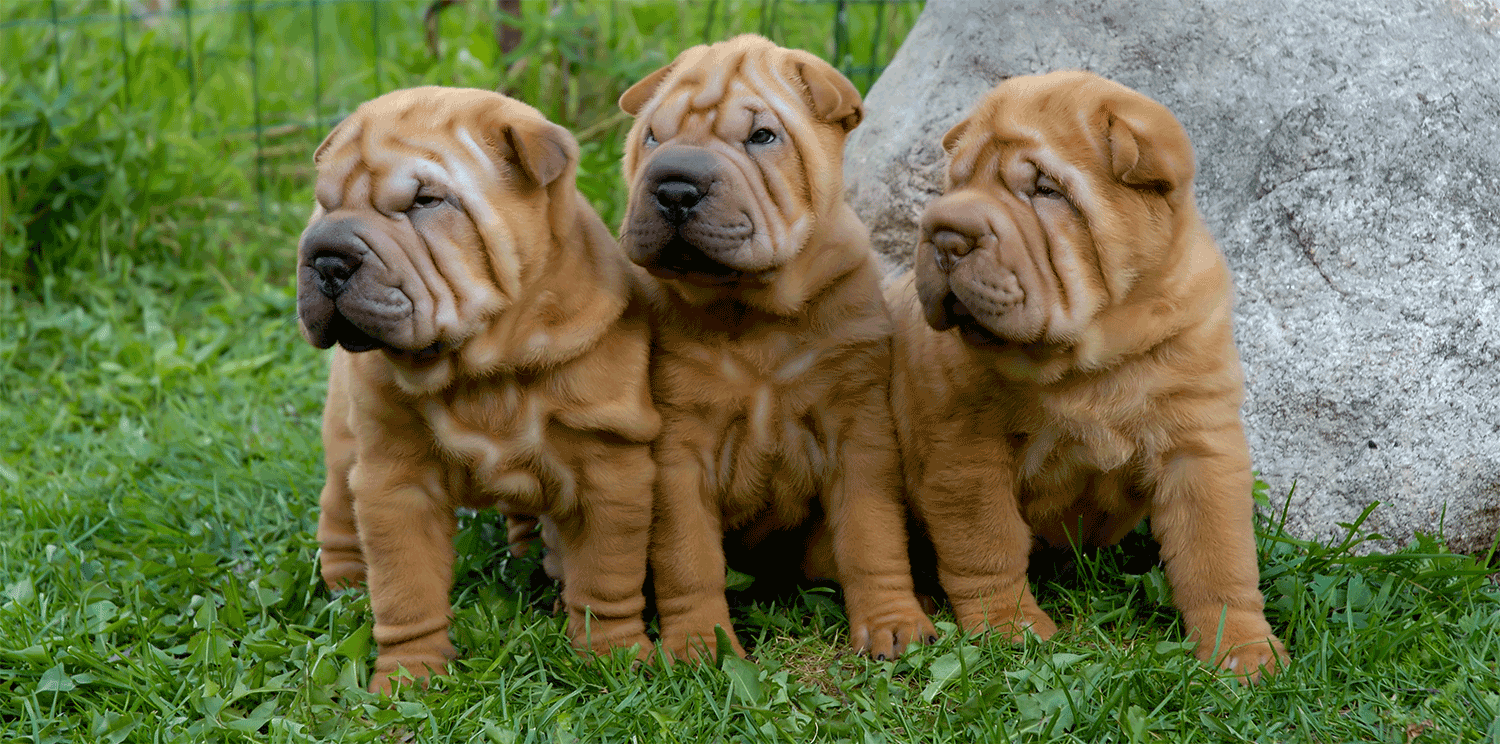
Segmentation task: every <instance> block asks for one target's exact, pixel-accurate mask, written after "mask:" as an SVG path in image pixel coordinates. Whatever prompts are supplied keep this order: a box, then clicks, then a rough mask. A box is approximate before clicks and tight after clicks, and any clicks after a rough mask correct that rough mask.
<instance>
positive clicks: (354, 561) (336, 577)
mask: <svg viewBox="0 0 1500 744" xmlns="http://www.w3.org/2000/svg"><path fill="white" fill-rule="evenodd" d="M318 567H319V573H320V574H322V576H323V583H324V584H325V585H327V587H328V588H329V589H350V588H354V587H359V586H364V584H365V560H364V557H363V556H361V555H360V553H359V551H358V550H355V551H343V550H337V551H335V550H327V549H324V550H323V552H322V553H321V554H320V555H319V556H318Z"/></svg>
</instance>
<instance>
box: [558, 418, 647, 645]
mask: <svg viewBox="0 0 1500 744" xmlns="http://www.w3.org/2000/svg"><path fill="white" fill-rule="evenodd" d="M583 475H584V482H583V483H582V484H580V486H581V488H580V498H579V502H580V513H579V514H577V515H576V516H572V517H571V518H565V519H559V520H555V521H556V524H557V532H558V540H559V541H560V542H561V546H560V547H561V550H562V553H563V558H564V560H563V562H562V571H563V604H564V606H566V607H567V610H568V637H569V639H571V640H572V642H573V645H574V646H575V647H577V648H580V649H588V650H591V651H593V652H594V653H606V652H608V651H609V650H610V649H613V648H629V647H631V646H635V647H636V656H637V658H639V659H641V660H645V659H647V658H649V657H650V655H651V652H652V649H653V646H652V644H651V639H649V638H647V637H646V624H645V619H644V618H643V617H642V613H643V612H644V611H645V609H646V597H645V595H644V593H643V588H644V585H645V583H646V554H647V550H648V546H649V544H650V529H651V499H652V491H653V488H654V486H655V475H656V465H655V464H654V463H653V462H652V461H651V451H650V449H649V448H648V447H646V446H643V445H620V446H611V447H609V451H606V452H601V453H600V454H599V456H598V457H595V458H592V460H591V462H590V463H589V464H588V465H587V466H586V467H585V469H584V473H583Z"/></svg>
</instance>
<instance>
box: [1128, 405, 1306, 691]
mask: <svg viewBox="0 0 1500 744" xmlns="http://www.w3.org/2000/svg"><path fill="white" fill-rule="evenodd" d="M1239 431H1240V430H1239V429H1238V428H1236V431H1235V433H1236V434H1239ZM1239 437H1240V440H1241V441H1243V434H1239ZM1238 451H1239V452H1243V451H1244V450H1243V447H1241V448H1238ZM1250 486H1251V482H1250V466H1249V461H1248V457H1247V456H1246V455H1244V454H1233V453H1225V452H1209V453H1207V454H1202V453H1198V452H1194V453H1186V452H1177V453H1175V454H1173V455H1170V456H1168V457H1167V458H1166V459H1165V461H1164V466H1163V468H1162V476H1161V481H1160V483H1159V485H1158V490H1157V493H1156V495H1155V497H1154V499H1153V504H1152V513H1151V529H1152V531H1153V532H1154V533H1155V534H1156V539H1157V541H1158V542H1160V543H1161V556H1162V560H1163V562H1164V563H1165V564H1166V571H1167V580H1168V581H1170V582H1171V585H1172V595H1173V599H1174V603H1175V604H1176V605H1177V607H1178V609H1179V610H1181V611H1182V617H1183V620H1184V622H1185V623H1186V625H1187V629H1188V638H1189V639H1190V640H1192V641H1194V642H1196V643H1197V650H1196V656H1197V657H1198V658H1199V659H1201V660H1203V661H1205V662H1210V663H1213V662H1216V663H1218V665H1219V666H1221V667H1223V668H1224V669H1227V670H1229V671H1232V672H1235V673H1236V674H1238V675H1240V676H1241V677H1242V678H1244V679H1245V680H1247V681H1249V682H1252V683H1253V682H1255V681H1257V680H1259V679H1260V678H1261V676H1263V675H1271V674H1275V673H1276V671H1277V670H1278V669H1279V668H1280V667H1281V666H1282V665H1283V664H1285V663H1286V661H1287V659H1288V656H1287V652H1286V648H1285V647H1284V646H1282V644H1281V641H1280V640H1278V639H1277V638H1276V636H1275V635H1274V634H1272V633H1271V626H1270V624H1269V623H1267V622H1266V616H1265V599H1264V598H1263V597H1262V596H1261V593H1260V589H1259V583H1260V568H1259V567H1258V566H1257V565H1256V562H1255V530H1254V508H1255V506H1254V501H1253V500H1252V499H1251V497H1250Z"/></svg>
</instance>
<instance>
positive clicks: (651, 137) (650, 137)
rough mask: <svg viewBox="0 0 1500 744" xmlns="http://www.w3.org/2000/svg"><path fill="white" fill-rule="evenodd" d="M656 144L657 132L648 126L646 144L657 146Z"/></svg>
mask: <svg viewBox="0 0 1500 744" xmlns="http://www.w3.org/2000/svg"><path fill="white" fill-rule="evenodd" d="M656 145H657V142H656V132H653V131H651V128H650V127H646V146H647V147H656Z"/></svg>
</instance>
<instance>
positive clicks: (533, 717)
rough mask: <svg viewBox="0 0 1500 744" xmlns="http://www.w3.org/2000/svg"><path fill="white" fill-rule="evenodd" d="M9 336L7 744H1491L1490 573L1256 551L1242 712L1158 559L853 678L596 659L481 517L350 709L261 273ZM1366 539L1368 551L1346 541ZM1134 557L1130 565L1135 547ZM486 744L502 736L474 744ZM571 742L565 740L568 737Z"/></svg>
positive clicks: (32, 306) (1445, 556)
mask: <svg viewBox="0 0 1500 744" xmlns="http://www.w3.org/2000/svg"><path fill="white" fill-rule="evenodd" d="M75 286H76V287H78V288H79V289H78V291H76V292H75V293H73V294H71V295H70V296H68V297H67V298H65V299H62V298H54V299H52V300H47V299H45V298H35V299H27V300H19V299H17V298H16V297H14V296H9V297H8V298H7V299H6V300H5V301H4V303H5V304H4V306H3V311H4V312H3V318H0V320H3V322H0V360H3V364H0V394H3V396H4V399H5V400H6V401H7V405H6V406H5V407H4V408H3V409H0V431H4V432H5V435H4V437H3V439H0V441H3V442H4V445H3V450H0V494H3V495H0V592H3V594H0V740H3V741H29V742H54V741H140V742H148V741H194V742H196V741H219V740H222V741H261V740H271V741H401V740H403V737H404V736H406V735H408V734H409V735H411V736H413V737H415V738H416V740H420V741H462V742H468V741H485V740H489V741H501V742H507V741H518V742H520V741H573V740H577V741H630V740H632V739H634V740H636V741H681V742H696V741H720V740H722V741H746V742H754V741H791V742H797V741H814V740H816V741H840V740H847V741H853V742H864V741H890V742H896V741H903V742H904V741H921V742H929V741H931V742H941V741H952V742H966V741H981V740H1004V739H1008V738H1014V739H1016V740H1019V741H1122V742H1123V741H1172V742H1177V741H1205V742H1213V741H1241V740H1256V741H1317V742H1339V741H1378V742H1411V741H1425V742H1450V741H1486V740H1493V739H1494V737H1495V735H1496V734H1497V733H1500V682H1497V662H1500V590H1497V588H1496V585H1495V583H1494V582H1493V581H1492V580H1491V579H1490V578H1489V577H1487V576H1486V572H1487V571H1488V570H1489V569H1487V568H1485V567H1484V565H1483V563H1482V562H1481V561H1478V560H1476V559H1473V558H1469V557H1465V556H1462V555H1453V554H1449V553H1447V552H1445V551H1444V550H1443V549H1442V547H1441V544H1440V543H1439V542H1437V541H1436V540H1432V539H1428V538H1420V539H1419V540H1418V541H1417V542H1416V543H1415V544H1414V545H1412V546H1411V547H1410V548H1409V549H1407V550H1406V551H1404V552H1401V553H1396V554H1389V555H1386V554H1372V555H1356V554H1355V552H1353V551H1351V549H1350V548H1352V547H1354V542H1355V541H1351V543H1350V544H1349V545H1341V546H1323V545H1317V544H1312V543H1305V542H1299V541H1295V540H1292V539H1290V538H1287V537H1285V536H1283V535H1281V534H1280V533H1279V532H1278V531H1277V530H1275V529H1274V527H1269V526H1263V527H1264V530H1265V531H1264V532H1263V534H1262V539H1261V548H1262V552H1263V561H1262V565H1263V575H1264V586H1265V589H1266V591H1267V595H1268V599H1269V616H1270V619H1271V622H1272V624H1273V626H1275V627H1276V628H1277V630H1278V632H1280V633H1281V635H1282V637H1283V638H1284V639H1285V640H1286V641H1287V642H1288V645H1289V646H1290V647H1291V650H1292V653H1293V654H1294V656H1295V662H1294V663H1293V665H1292V667H1291V668H1290V669H1289V670H1288V671H1287V672H1286V673H1285V674H1284V675H1282V676H1280V677H1277V678H1275V679H1273V680H1271V681H1270V682H1269V683H1268V684H1266V685H1264V686H1262V687H1259V688H1255V689H1244V688H1241V687H1238V686H1237V685H1235V684H1234V683H1232V682H1230V681H1228V680H1226V679H1223V678H1219V677H1216V676H1215V675H1214V674H1213V673H1212V672H1211V671H1210V670H1209V669H1208V668H1206V667H1204V666H1203V665H1200V664H1198V663H1197V662H1195V661H1193V660H1192V659H1191V658H1190V657H1189V656H1188V654H1187V652H1186V651H1185V648H1184V645H1183V644H1182V643H1181V640H1182V630H1181V627H1180V622H1179V618H1178V615H1177V613H1176V612H1175V611H1174V610H1172V609H1171V607H1170V606H1169V604H1168V601H1169V600H1168V597H1167V594H1166V591H1165V584H1164V581H1163V577H1162V573H1161V570H1160V568H1158V567H1155V566H1154V564H1153V562H1152V560H1151V558H1150V553H1149V545H1140V544H1137V545H1135V547H1134V548H1132V549H1127V550H1114V551H1104V552H1102V553H1099V554H1097V555H1084V556H1081V557H1079V558H1078V559H1077V560H1076V561H1073V562H1071V564H1070V565H1067V566H1065V567H1064V568H1062V569H1060V570H1057V571H1053V572H1051V573H1050V574H1048V575H1047V576H1045V577H1043V580H1042V581H1041V583H1040V586H1039V592H1038V593H1039V596H1040V600H1041V602H1042V604H1043V606H1044V607H1045V608H1046V609H1048V610H1049V611H1050V612H1052V613H1053V615H1054V617H1056V618H1058V619H1059V620H1060V621H1061V623H1062V624H1063V626H1064V629H1063V632H1062V633H1060V634H1059V636H1058V637H1057V638H1056V639H1054V640H1053V641H1051V642H1048V643H1030V644H1027V645H1024V646H1021V647H1014V646H1011V645H1009V644H1005V643H997V642H982V643H978V644H974V643H971V642H969V641H967V640H965V639H962V638H959V637H957V635H956V634H955V633H954V632H953V630H952V627H951V625H949V626H944V627H945V631H946V632H945V634H944V638H943V640H942V641H941V643H939V644H938V645H937V646H935V647H932V648H927V649H921V650H919V651H916V652H915V653H913V654H911V655H910V656H908V657H906V658H904V659H902V660H900V661H898V662H895V663H877V662H872V661H868V660H866V659H863V658H857V657H853V656H850V655H847V654H845V653H844V652H843V651H842V650H841V649H842V646H843V632H844V630H843V623H844V619H843V615H842V612H841V610H840V609H839V606H838V603H837V601H836V598H835V597H831V596H830V595H829V594H827V593H826V592H825V591H823V590H817V589H812V590H808V591H805V592H802V593H801V594H798V595H794V596H791V597H787V598H783V599H779V600H776V601H773V602H760V603H754V602H748V601H741V602H739V603H737V605H736V614H737V618H736V619H737V621H738V623H739V629H740V631H741V633H742V635H743V636H745V638H746V640H748V641H750V642H751V643H752V645H753V648H754V649H755V650H754V653H755V657H756V663H754V664H746V663H741V662H738V661H732V662H729V663H726V664H725V665H723V667H722V668H714V667H706V668H694V667H687V666H676V667H672V668H670V669H665V670H663V669H656V668H646V669H634V668H632V667H631V665H630V663H629V662H628V661H627V660H625V659H622V658H614V659H604V660H596V661H592V662H590V661H585V660H583V659H580V658H578V657H576V656H575V655H574V654H573V653H572V652H571V651H570V650H568V647H567V643H566V640H565V639H564V637H563V635H562V633H561V620H560V619H559V618H556V617H553V616H552V615H550V614H549V613H548V612H545V611H542V610H539V609H538V606H539V605H540V606H547V605H548V604H549V596H550V595H549V594H548V592H549V589H548V588H547V587H545V586H539V585H537V584H535V583H534V578H533V577H534V576H535V574H534V571H533V569H534V568H535V566H534V564H533V563H530V562H528V561H524V560H521V561H515V560H510V559H508V558H507V557H506V556H505V555H504V553H503V552H501V551H499V550H498V545H499V541H498V539H497V537H496V535H495V518H494V517H493V515H489V514H485V515H480V516H477V517H473V518H470V519H468V520H467V521H466V523H465V526H464V528H463V530H462V532H461V534H460V537H459V545H460V552H461V559H460V563H459V568H458V586H457V587H456V589H455V591H454V595H453V596H454V605H455V608H456V618H455V624H454V637H455V641H456V643H457V645H458V647H459V649H460V651H461V654H462V656H461V658H460V659H459V661H458V662H457V663H456V664H455V666H454V671H455V674H454V676H453V677H451V678H449V679H446V680H442V681H440V682H439V683H437V684H436V685H435V688H434V689H433V690H432V691H430V692H427V693H425V694H421V693H416V692H410V691H408V692H405V693H403V694H402V695H401V696H400V700H399V701H397V702H383V701H381V700H378V699H376V698H374V697H372V696H370V695H368V694H366V693H364V692H363V691H362V685H363V683H364V681H365V679H366V676H367V674H368V670H369V666H370V663H371V661H372V652H373V649H372V644H371V642H370V632H369V628H370V626H369V622H370V616H369V608H368V603H367V601H366V600H365V599H364V597H363V596H362V595H360V594H357V593H354V594H341V595H336V596H335V595H331V594H330V593H328V592H327V591H325V590H324V589H323V588H322V587H321V586H320V584H319V581H318V578H317V572H316V568H315V561H316V558H315V555H316V554H315V544H314V540H313V530H314V524H315V518H316V506H315V505H316V499H317V492H318V488H319V486H320V484H321V465H320V459H319V458H320V454H319V445H318V438H317V427H318V412H319V407H320V404H321V393H322V389H323V381H322V378H321V375H322V372H323V369H324V364H325V358H324V356H323V354H322V353H321V352H317V351H315V350H313V349H312V348H310V347H308V346H307V345H306V344H304V343H302V342H301V341H300V340H298V338H297V337H296V330H295V327H294V321H293V294H292V292H291V290H290V289H289V288H288V287H287V286H286V283H285V282H284V281H283V280H282V277H281V276H280V275H279V274H275V275H270V276H263V277H256V278H252V279H251V280H241V281H238V282H236V283H235V284H234V286H232V287H226V286H224V285H223V284H221V283H220V282H219V281H218V280H217V279H215V278H213V277H212V276H211V275H209V276H205V275H202V274H193V273H187V272H185V271H183V270H180V269H176V268H160V267H147V266H138V267H129V268H122V267H116V268H115V269H114V270H112V271H109V270H101V272H100V273H98V274H97V275H95V276H93V277H91V279H90V281H89V282H88V283H87V285H86V286H85V285H84V283H83V282H82V281H80V282H77V283H75ZM1351 534H1358V533H1351ZM1134 542H1135V543H1140V542H1142V540H1136V541H1134ZM485 737H489V738H488V739H486V738H485ZM570 737H572V738H570Z"/></svg>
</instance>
